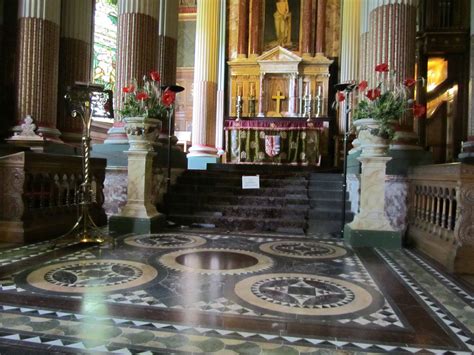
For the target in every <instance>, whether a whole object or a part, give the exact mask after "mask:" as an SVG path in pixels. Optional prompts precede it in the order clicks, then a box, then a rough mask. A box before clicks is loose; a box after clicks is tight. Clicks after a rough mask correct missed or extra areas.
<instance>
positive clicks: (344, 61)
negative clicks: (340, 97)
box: [337, 0, 360, 134]
mask: <svg viewBox="0 0 474 355" xmlns="http://www.w3.org/2000/svg"><path fill="white" fill-rule="evenodd" d="M341 19H342V34H341V64H340V68H341V82H342V83H346V82H357V81H358V79H359V38H360V36H359V30H360V1H359V0H353V1H345V2H344V3H343V5H342V17H341ZM337 126H338V130H339V134H344V133H345V132H347V130H348V129H349V128H350V124H349V127H346V105H345V103H341V104H340V105H339V120H338V125H337Z"/></svg>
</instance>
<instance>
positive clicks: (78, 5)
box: [58, 0, 95, 144]
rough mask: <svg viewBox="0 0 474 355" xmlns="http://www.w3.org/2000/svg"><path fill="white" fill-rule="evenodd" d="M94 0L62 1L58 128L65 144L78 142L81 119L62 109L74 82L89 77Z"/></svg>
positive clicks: (82, 80)
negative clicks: (66, 94)
mask: <svg viewBox="0 0 474 355" xmlns="http://www.w3.org/2000/svg"><path fill="white" fill-rule="evenodd" d="M94 3H95V1H94V0H65V1H63V2H62V3H61V35H60V45H59V82H58V88H59V90H58V129H59V130H60V131H61V133H62V135H61V139H62V140H63V141H64V142H67V143H73V144H74V143H80V142H81V138H82V122H81V120H78V119H74V118H72V117H71V116H70V115H69V114H68V113H67V112H66V109H65V102H64V94H65V93H66V90H67V87H68V86H72V85H74V83H75V82H76V81H81V82H89V81H90V79H91V49H92V44H91V43H92V22H93V21H92V20H93V13H94V11H93V8H94Z"/></svg>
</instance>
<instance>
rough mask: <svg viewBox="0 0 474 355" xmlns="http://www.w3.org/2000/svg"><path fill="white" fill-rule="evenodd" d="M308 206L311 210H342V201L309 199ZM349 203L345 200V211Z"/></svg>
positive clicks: (349, 205)
mask: <svg viewBox="0 0 474 355" xmlns="http://www.w3.org/2000/svg"><path fill="white" fill-rule="evenodd" d="M309 206H310V207H311V210H317V211H319V210H321V211H324V210H342V201H341V200H315V199H311V200H309ZM350 209H351V203H350V201H346V211H350Z"/></svg>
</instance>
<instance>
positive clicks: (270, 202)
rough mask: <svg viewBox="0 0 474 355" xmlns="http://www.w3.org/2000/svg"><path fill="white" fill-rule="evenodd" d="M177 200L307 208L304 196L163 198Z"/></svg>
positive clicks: (195, 196)
mask: <svg viewBox="0 0 474 355" xmlns="http://www.w3.org/2000/svg"><path fill="white" fill-rule="evenodd" d="M170 199H171V200H177V201H180V202H183V203H185V202H186V203H196V204H219V205H223V204H228V205H232V206H238V205H245V206H249V205H257V206H272V207H279V206H281V207H285V206H286V207H288V206H291V205H300V206H307V207H309V200H308V198H307V197H306V196H301V197H289V198H284V197H275V196H272V197H264V196H260V197H258V196H225V195H214V194H213V195H199V194H196V195H191V194H186V195H183V194H180V195H173V196H171V197H170V196H169V195H166V196H165V201H169V200H170Z"/></svg>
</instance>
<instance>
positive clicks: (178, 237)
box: [124, 234, 207, 249]
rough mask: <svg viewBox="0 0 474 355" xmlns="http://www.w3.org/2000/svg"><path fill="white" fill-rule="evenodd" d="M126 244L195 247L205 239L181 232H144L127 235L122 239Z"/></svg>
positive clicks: (157, 247)
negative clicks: (131, 235) (143, 233)
mask: <svg viewBox="0 0 474 355" xmlns="http://www.w3.org/2000/svg"><path fill="white" fill-rule="evenodd" d="M124 242H125V243H126V244H128V245H133V246H135V247H142V248H156V249H176V248H195V247H199V246H201V245H204V244H206V242H207V241H206V239H204V238H201V237H198V236H194V235H183V234H145V235H138V236H133V237H128V238H126V239H125V240H124Z"/></svg>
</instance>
